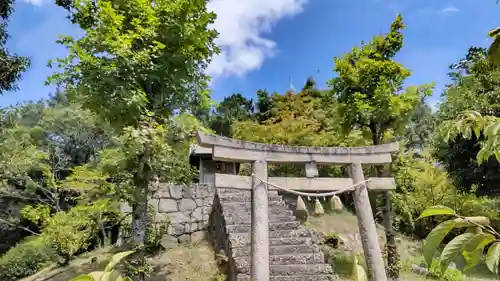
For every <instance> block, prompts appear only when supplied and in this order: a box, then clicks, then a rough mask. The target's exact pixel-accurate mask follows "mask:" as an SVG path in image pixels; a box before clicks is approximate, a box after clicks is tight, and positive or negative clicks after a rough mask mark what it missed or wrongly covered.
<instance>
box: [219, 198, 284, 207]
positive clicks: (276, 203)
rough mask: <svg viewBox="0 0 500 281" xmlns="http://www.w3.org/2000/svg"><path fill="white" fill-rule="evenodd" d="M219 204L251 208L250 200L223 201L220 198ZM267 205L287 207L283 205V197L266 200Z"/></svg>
mask: <svg viewBox="0 0 500 281" xmlns="http://www.w3.org/2000/svg"><path fill="white" fill-rule="evenodd" d="M221 205H222V208H224V207H230V208H233V209H239V210H247V209H248V210H251V208H252V203H251V202H250V201H244V202H238V201H224V199H221ZM267 206H269V207H274V206H280V207H283V208H287V207H286V205H285V201H284V200H283V199H280V200H268V201H267Z"/></svg>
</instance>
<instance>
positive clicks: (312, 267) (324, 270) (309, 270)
mask: <svg viewBox="0 0 500 281" xmlns="http://www.w3.org/2000/svg"><path fill="white" fill-rule="evenodd" d="M236 272H238V273H243V274H250V266H238V265H237V266H236ZM269 273H270V275H281V276H294V275H298V274H300V275H312V274H321V275H323V274H332V273H333V270H332V266H331V265H329V264H287V265H269Z"/></svg>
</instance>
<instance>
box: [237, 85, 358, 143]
mask: <svg viewBox="0 0 500 281" xmlns="http://www.w3.org/2000/svg"><path fill="white" fill-rule="evenodd" d="M271 99H272V102H271V104H272V107H271V108H269V109H268V111H270V112H272V117H269V119H267V120H264V121H261V122H260V123H259V122H256V121H241V122H235V123H234V125H233V132H234V137H235V138H239V139H245V140H249V141H255V142H263V143H273V144H288V145H304V146H352V145H356V144H359V143H362V144H364V143H366V142H365V141H364V140H363V138H362V135H361V134H360V132H358V131H356V132H353V133H352V134H351V135H349V136H348V137H345V136H342V135H341V134H340V133H339V130H338V125H339V122H338V119H339V115H337V112H336V111H335V110H331V107H332V106H334V105H333V104H330V105H329V106H330V108H325V107H323V106H324V104H323V103H322V100H320V99H318V98H313V97H311V96H310V95H308V94H307V92H301V93H293V92H287V93H286V94H284V95H278V94H274V95H273V96H272V97H271Z"/></svg>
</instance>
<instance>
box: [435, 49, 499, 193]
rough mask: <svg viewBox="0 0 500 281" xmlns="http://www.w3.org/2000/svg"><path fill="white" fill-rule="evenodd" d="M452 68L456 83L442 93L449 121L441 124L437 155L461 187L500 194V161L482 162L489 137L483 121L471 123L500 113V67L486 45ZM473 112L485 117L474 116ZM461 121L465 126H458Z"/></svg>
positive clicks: (442, 117)
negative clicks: (480, 153) (482, 124)
mask: <svg viewBox="0 0 500 281" xmlns="http://www.w3.org/2000/svg"><path fill="white" fill-rule="evenodd" d="M450 68H451V72H450V74H449V75H450V77H452V80H453V83H452V84H451V85H448V86H447V88H446V90H445V91H444V93H443V94H442V96H441V103H440V106H439V111H438V116H439V118H440V120H441V121H445V122H444V124H442V125H441V126H440V127H441V129H440V130H439V131H440V133H441V134H440V135H441V136H438V138H437V140H436V143H435V145H436V148H437V149H436V153H435V155H436V157H437V159H438V160H439V161H440V162H441V164H442V165H443V166H444V167H445V168H446V170H447V171H448V173H449V174H450V176H451V178H452V179H453V181H454V183H455V184H456V186H457V187H458V188H459V189H460V190H462V191H466V192H469V191H471V188H472V187H473V186H476V187H477V189H476V193H477V194H479V195H494V194H498V193H499V190H498V188H497V187H496V186H497V184H496V183H497V182H498V180H499V179H500V177H499V176H498V169H499V167H500V165H499V163H498V161H495V160H494V158H492V159H490V160H489V161H486V162H482V163H481V164H479V163H478V159H477V155H478V153H479V152H480V151H481V150H482V148H484V145H483V143H484V142H486V139H485V136H484V135H483V131H481V126H480V125H481V124H476V125H475V126H471V125H472V124H473V123H476V122H475V121H474V119H478V121H480V119H484V118H486V116H490V117H493V116H497V117H498V116H500V103H498V99H499V97H498V93H500V67H498V66H494V65H492V64H491V63H489V62H488V60H487V54H486V50H485V49H483V48H477V47H471V48H470V49H469V51H468V53H467V55H466V56H465V58H463V59H461V60H460V61H459V62H458V63H456V64H454V65H452V66H451V67H450ZM473 112H477V113H479V115H481V117H480V118H474V116H472V115H471V114H472V113H473ZM484 121H486V120H484ZM459 122H460V123H463V124H464V125H465V126H464V127H463V128H457V127H458V126H459ZM462 129H463V130H464V131H463V133H464V134H462V131H461V130H462ZM478 129H479V130H478ZM448 131H450V134H449V135H448ZM445 140H447V141H445ZM481 158H483V157H481ZM483 160H484V159H483ZM479 161H482V160H479Z"/></svg>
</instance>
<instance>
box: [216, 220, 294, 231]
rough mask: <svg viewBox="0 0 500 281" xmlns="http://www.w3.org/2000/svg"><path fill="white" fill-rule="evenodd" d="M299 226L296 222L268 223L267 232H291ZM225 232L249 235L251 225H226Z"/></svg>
mask: <svg viewBox="0 0 500 281" xmlns="http://www.w3.org/2000/svg"><path fill="white" fill-rule="evenodd" d="M299 226H300V222H298V221H287V222H273V223H269V231H275V230H292V229H297V228H298V227H299ZM226 229H227V232H229V233H250V231H251V230H252V225H251V224H232V225H226Z"/></svg>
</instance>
